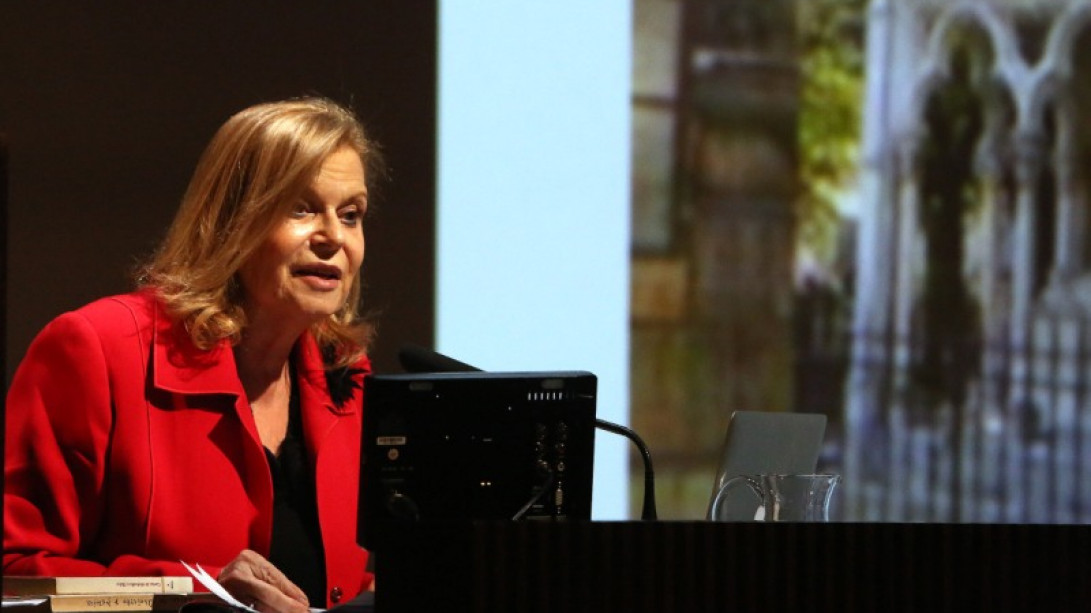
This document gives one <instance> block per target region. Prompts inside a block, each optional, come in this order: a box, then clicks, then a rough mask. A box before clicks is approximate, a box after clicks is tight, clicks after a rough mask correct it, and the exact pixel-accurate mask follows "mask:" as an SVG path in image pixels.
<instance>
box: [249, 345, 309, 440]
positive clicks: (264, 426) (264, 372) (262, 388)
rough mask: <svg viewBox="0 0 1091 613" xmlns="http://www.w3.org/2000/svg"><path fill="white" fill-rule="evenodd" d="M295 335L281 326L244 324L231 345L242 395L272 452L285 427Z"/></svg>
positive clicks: (282, 436)
mask: <svg viewBox="0 0 1091 613" xmlns="http://www.w3.org/2000/svg"><path fill="white" fill-rule="evenodd" d="M298 337H299V334H295V335H288V334H285V333H284V331H283V329H280V330H274V329H271V328H269V327H261V326H248V327H247V328H246V331H245V332H244V333H243V337H242V340H241V341H240V342H239V343H238V344H237V345H236V346H235V350H234V353H235V366H236V368H237V369H238V373H239V380H240V381H241V382H242V387H243V390H244V391H245V392H246V398H247V400H248V401H249V403H250V408H251V410H252V411H253V413H254V420H255V422H256V424H257V427H258V435H259V436H260V437H261V441H262V444H264V445H265V447H267V448H268V449H270V450H271V451H272V452H273V453H274V454H276V453H279V450H280V444H281V442H283V440H284V436H285V434H286V432H287V428H288V410H289V402H290V399H291V387H292V384H291V376H290V373H289V367H290V366H289V363H290V359H291V354H292V347H293V346H294V345H295V341H296V339H297V338H298Z"/></svg>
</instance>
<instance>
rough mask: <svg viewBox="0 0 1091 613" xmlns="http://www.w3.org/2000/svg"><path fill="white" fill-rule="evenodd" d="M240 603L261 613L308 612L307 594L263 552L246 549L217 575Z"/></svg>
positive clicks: (218, 579) (221, 583)
mask: <svg viewBox="0 0 1091 613" xmlns="http://www.w3.org/2000/svg"><path fill="white" fill-rule="evenodd" d="M216 580H217V581H219V582H220V585H222V586H223V587H224V589H226V590H227V591H228V592H230V593H231V595H232V596H234V597H235V598H236V599H238V600H239V602H242V603H243V604H247V605H250V606H251V607H252V608H254V609H257V610H258V611H261V613H307V611H308V606H309V604H308V602H307V595H306V594H304V593H303V590H301V589H299V588H298V587H297V586H296V584H294V583H292V582H291V581H289V580H288V578H287V577H285V576H284V573H282V572H280V570H278V569H277V567H275V566H273V565H272V563H270V562H269V560H266V559H265V558H263V557H261V555H259V554H257V553H255V552H253V551H250V550H249V549H244V550H243V551H242V553H240V554H239V555H237V556H235V559H234V560H231V561H230V562H228V563H227V566H224V567H223V570H221V571H220V576H219V577H217V578H216Z"/></svg>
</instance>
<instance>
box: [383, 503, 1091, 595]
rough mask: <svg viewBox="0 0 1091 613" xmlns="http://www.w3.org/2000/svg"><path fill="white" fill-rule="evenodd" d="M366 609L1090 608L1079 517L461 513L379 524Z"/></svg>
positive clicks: (1086, 546)
mask: <svg viewBox="0 0 1091 613" xmlns="http://www.w3.org/2000/svg"><path fill="white" fill-rule="evenodd" d="M384 533H385V534H386V536H387V537H388V540H386V541H384V544H382V545H380V547H379V551H378V552H377V554H376V571H377V591H376V611H377V613H401V612H403V611H413V612H414V613H427V612H429V611H436V612H441V611H442V612H445V613H446V612H462V611H467V612H469V611H472V612H475V613H477V612H497V613H524V612H526V613H537V612H542V613H545V612H549V613H558V612H584V611H586V612H588V613H590V612H595V613H612V612H624V613H639V612H649V613H651V612H655V613H665V612H674V611H678V612H686V613H694V612H704V611H708V612H717V613H730V612H736V611H737V612H754V613H759V612H765V611H836V612H838V613H843V612H854V611H861V612H868V613H872V612H888V611H907V612H909V611H911V612H925V613H931V612H937V611H939V612H943V611H987V612H989V613H993V612H1005V611H1013V612H1014V611H1019V612H1023V611H1029V612H1045V611H1067V610H1089V609H1091V599H1089V598H1088V597H1089V596H1091V587H1089V586H1091V527H1089V526H1055V525H1010V524H1006V525H999V524H989V525H976V524H973V525H971V524H884V523H875V524H849V523H831V524H764V523H711V522H568V523H561V522H557V523H552V522H551V523H541V522H520V523H510V522H500V523H497V522H475V523H422V524H403V525H393V526H389V528H388V529H387V530H385V531H384Z"/></svg>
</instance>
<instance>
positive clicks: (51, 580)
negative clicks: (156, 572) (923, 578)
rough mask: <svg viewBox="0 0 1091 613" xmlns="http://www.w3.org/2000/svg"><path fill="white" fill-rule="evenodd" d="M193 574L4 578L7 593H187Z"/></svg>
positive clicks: (26, 594) (22, 594) (20, 594)
mask: <svg viewBox="0 0 1091 613" xmlns="http://www.w3.org/2000/svg"><path fill="white" fill-rule="evenodd" d="M192 591H193V579H192V578H191V577H4V593H5V594H9V595H13V596H32V595H45V594H187V593H189V592H192Z"/></svg>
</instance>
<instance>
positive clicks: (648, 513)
mask: <svg viewBox="0 0 1091 613" xmlns="http://www.w3.org/2000/svg"><path fill="white" fill-rule="evenodd" d="M398 361H399V362H400V363H401V365H402V368H403V369H405V371H406V372H410V373H426V372H481V369H480V368H477V367H475V366H471V365H469V364H467V363H465V362H460V361H458V360H456V359H454V358H452V357H449V356H446V355H443V354H442V353H438V352H436V351H432V350H431V349H425V348H424V347H421V346H419V345H414V344H411V343H407V344H405V345H402V347H401V349H400V350H399V351H398ZM595 427H596V428H599V429H600V430H605V431H607V432H612V433H614V434H620V435H621V436H624V437H626V438H628V439H629V440H630V441H632V443H633V445H635V446H636V448H637V450H638V451H639V452H640V457H641V458H642V459H643V460H644V507H643V508H642V509H641V513H640V518H641V519H646V520H652V519H657V514H656V509H655V471H654V470H653V469H652V454H651V452H650V451H649V450H648V446H647V445H646V444H645V443H644V439H642V438H640V435H638V434H637V433H636V432H635V431H633V430H631V429H629V428H626V427H625V426H622V425H620V424H615V423H613V422H609V421H606V420H605V419H595Z"/></svg>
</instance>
